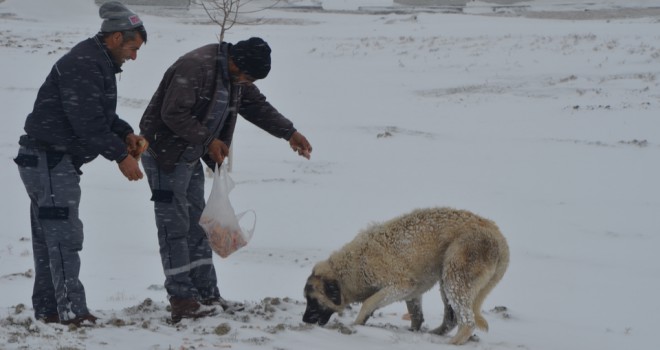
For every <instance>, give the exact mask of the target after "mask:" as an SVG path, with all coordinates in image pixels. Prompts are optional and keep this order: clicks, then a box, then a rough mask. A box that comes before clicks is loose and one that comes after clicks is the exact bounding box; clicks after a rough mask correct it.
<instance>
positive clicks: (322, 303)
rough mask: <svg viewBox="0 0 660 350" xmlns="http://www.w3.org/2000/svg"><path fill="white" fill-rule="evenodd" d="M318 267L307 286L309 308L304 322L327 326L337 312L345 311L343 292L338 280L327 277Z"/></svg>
mask: <svg viewBox="0 0 660 350" xmlns="http://www.w3.org/2000/svg"><path fill="white" fill-rule="evenodd" d="M320 272H322V270H321V269H317V268H316V267H315V268H314V270H313V271H312V275H311V276H309V278H308V279H307V283H306V284H305V299H306V300H307V308H305V314H304V315H303V322H305V323H318V324H319V325H320V326H323V325H325V324H326V323H328V321H329V320H330V317H331V316H332V314H334V313H335V312H339V311H341V310H342V309H343V305H342V298H341V290H340V286H339V282H338V281H337V279H335V278H332V276H326V275H325V274H323V273H320Z"/></svg>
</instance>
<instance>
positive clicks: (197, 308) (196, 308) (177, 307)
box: [170, 297, 215, 323]
mask: <svg viewBox="0 0 660 350" xmlns="http://www.w3.org/2000/svg"><path fill="white" fill-rule="evenodd" d="M170 305H171V306H172V322H174V323H177V322H179V321H181V319H183V318H192V319H197V318H200V317H206V316H212V315H214V314H215V307H210V306H203V305H201V304H200V303H199V302H198V301H197V300H195V299H194V298H184V299H181V298H177V297H170Z"/></svg>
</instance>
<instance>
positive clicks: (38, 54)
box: [0, 0, 660, 350]
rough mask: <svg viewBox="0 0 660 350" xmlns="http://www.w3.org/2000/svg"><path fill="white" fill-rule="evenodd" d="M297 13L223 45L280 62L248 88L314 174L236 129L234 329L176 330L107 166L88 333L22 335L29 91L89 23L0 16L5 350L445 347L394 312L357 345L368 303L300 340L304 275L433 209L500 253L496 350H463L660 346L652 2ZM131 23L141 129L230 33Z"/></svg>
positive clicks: (658, 103)
mask: <svg viewBox="0 0 660 350" xmlns="http://www.w3.org/2000/svg"><path fill="white" fill-rule="evenodd" d="M288 3H289V4H290V5H296V6H297V9H292V8H289V9H272V10H268V11H262V12H258V13H254V14H250V15H249V16H250V17H249V18H251V19H254V20H258V22H261V23H263V24H261V25H243V26H236V27H234V28H233V29H232V30H231V31H230V32H229V33H228V34H227V37H226V40H228V41H231V42H235V41H239V40H242V39H245V38H248V37H250V36H261V37H263V38H264V39H265V40H266V41H268V42H269V43H270V45H271V47H272V48H273V70H272V71H271V74H270V75H269V76H268V78H267V79H265V80H264V81H260V82H258V84H257V85H259V87H260V88H261V90H262V91H263V92H264V93H265V94H266V96H268V98H269V100H270V101H271V102H272V103H273V104H274V105H275V106H276V107H277V108H278V109H279V110H280V111H281V112H282V113H283V114H284V115H286V116H287V117H288V118H290V119H291V120H293V121H294V123H295V124H296V126H297V128H298V129H299V130H300V131H301V132H302V133H303V134H305V135H306V136H307V137H308V138H309V140H310V141H311V143H312V145H313V146H314V152H313V154H312V159H311V160H310V161H307V160H305V159H303V158H300V157H298V156H297V155H296V154H295V153H293V152H291V150H290V149H289V147H288V144H287V143H286V142H284V141H282V140H278V139H275V138H273V137H271V136H269V135H268V134H266V133H265V132H263V131H261V130H260V129H258V128H256V127H254V126H253V125H251V124H249V123H248V122H246V121H245V120H242V122H241V121H239V124H238V126H237V131H236V134H235V137H234V140H235V143H234V148H235V149H234V163H233V166H234V168H233V172H232V177H233V179H234V181H235V182H236V188H235V190H234V191H233V192H232V202H233V204H234V207H235V208H236V210H237V211H242V210H245V209H254V210H255V211H256V213H257V224H256V231H255V236H254V238H253V240H252V241H251V242H250V244H249V245H248V246H246V247H245V248H243V249H241V250H240V251H238V252H237V253H235V254H234V255H232V256H230V257H229V258H227V259H221V258H219V257H216V258H215V266H216V268H217V270H218V278H219V281H220V291H221V293H222V294H223V296H224V297H225V298H227V299H233V300H238V301H243V302H245V303H246V305H247V308H246V310H245V311H244V312H241V313H237V314H235V315H227V314H220V315H217V316H215V317H212V318H207V319H202V320H196V321H193V320H184V321H182V322H181V323H180V324H178V325H171V324H169V323H168V322H167V318H168V316H169V312H168V311H167V310H166V306H167V301H166V293H165V291H164V289H163V287H162V284H163V280H164V276H163V271H162V268H161V265H160V258H159V255H158V244H157V238H156V230H155V223H154V219H153V208H152V203H151V202H150V201H149V197H150V192H149V188H148V185H147V183H146V181H145V180H142V181H139V182H133V183H129V182H128V181H126V180H125V179H124V178H123V176H122V175H121V173H120V172H119V170H118V168H117V165H116V164H114V163H111V162H109V161H107V160H105V159H98V160H96V161H94V162H93V163H91V164H88V165H86V166H84V167H83V171H84V175H83V176H82V184H81V185H82V189H83V200H82V203H81V216H82V220H83V222H84V224H85V237H86V240H85V244H84V249H83V251H82V253H81V257H82V271H81V280H82V282H83V283H84V285H85V288H86V291H87V298H88V305H89V307H90V309H91V310H92V313H93V314H95V315H96V316H98V317H100V320H99V325H98V326H96V327H94V328H82V329H75V328H68V327H64V326H60V325H51V324H48V325H47V324H43V323H40V322H36V321H35V320H34V318H33V310H32V309H31V301H30V296H31V291H32V283H33V277H32V268H33V262H32V250H31V242H30V225H29V213H28V207H29V203H28V198H27V195H26V193H25V190H24V188H23V185H22V183H21V181H20V179H19V176H18V171H17V170H16V166H15V164H14V163H13V161H12V158H13V157H14V156H15V155H16V152H17V140H18V137H19V135H20V134H21V133H22V127H23V123H24V120H25V116H26V115H27V113H29V112H30V110H31V108H32V104H33V103H34V98H35V96H36V93H37V89H38V88H39V86H40V85H41V84H42V82H43V80H44V78H45V77H46V75H47V73H48V71H49V70H50V68H51V66H52V65H53V63H54V62H55V61H56V60H57V59H58V58H59V57H60V56H61V55H63V54H64V53H65V52H67V50H68V49H69V48H71V47H72V46H73V45H75V44H76V43H78V42H79V41H82V40H84V39H85V38H87V37H90V36H92V35H93V34H95V33H96V31H97V30H98V29H99V28H100V23H101V22H100V19H99V18H98V7H97V6H96V5H95V4H94V1H93V0H58V1H44V0H4V1H3V0H0V53H1V54H0V67H1V68H0V69H1V72H2V73H1V77H2V79H0V104H1V105H2V106H3V113H2V121H3V123H4V124H3V127H2V128H0V159H1V161H2V164H1V168H2V169H3V170H2V172H1V173H0V193H1V194H2V197H1V198H2V203H1V204H0V205H1V207H0V208H1V210H0V215H1V216H0V220H1V221H0V222H1V225H2V227H3V228H2V230H1V231H0V232H1V233H0V349H59V350H73V349H78V350H80V349H277V350H284V349H286V350H294V349H320V350H323V349H333V350H334V349H361V350H369V349H411V348H415V349H420V350H426V349H443V348H450V347H452V346H451V345H448V341H449V337H440V336H435V335H432V334H429V333H426V332H419V333H412V332H409V331H408V330H407V328H408V326H409V322H408V321H406V320H404V319H403V318H404V316H405V314H406V308H405V304H404V303H402V302H401V303H396V304H392V305H390V306H388V307H386V308H383V309H381V310H379V311H378V312H377V313H376V314H375V315H374V317H373V318H371V319H370V320H369V322H368V323H367V325H365V326H353V325H352V324H351V323H352V321H353V319H354V318H355V317H356V314H357V311H358V310H359V305H355V306H354V307H353V308H352V309H351V310H347V311H346V312H345V313H344V314H343V315H334V316H333V318H332V319H331V321H330V323H329V324H328V325H327V326H326V327H323V328H322V327H319V326H310V325H306V324H304V323H303V322H302V313H303V311H304V309H305V301H304V298H303V287H304V284H305V280H306V278H307V276H308V275H309V274H310V272H311V269H312V266H313V264H314V263H316V262H317V261H319V260H323V259H325V258H327V256H328V255H329V254H330V253H331V252H332V251H333V250H336V249H338V248H340V247H341V246H342V245H343V244H344V243H346V242H348V241H350V240H351V239H352V238H353V236H354V235H355V234H356V233H357V232H358V231H359V230H361V229H363V228H365V227H366V226H367V225H368V224H369V223H371V222H375V221H383V220H387V219H389V218H392V217H394V216H398V215H400V214H403V213H406V212H408V211H411V210H412V209H414V208H421V207H432V206H450V207H455V208H461V209H468V210H471V211H473V212H475V213H477V214H480V215H482V216H485V217H487V218H490V219H492V220H494V221H495V222H496V223H497V224H498V225H499V226H500V228H501V230H502V232H503V233H504V235H505V236H506V237H507V239H508V242H509V245H510V248H511V264H510V267H509V270H508V272H507V274H506V275H505V276H504V279H503V280H502V281H501V283H500V284H499V285H498V286H497V287H496V288H495V289H494V291H493V292H492V293H491V295H490V296H489V297H488V298H487V299H486V301H485V303H484V315H485V317H486V319H487V320H488V322H489V323H490V331H489V332H488V333H484V332H480V331H478V332H477V333H476V334H477V336H478V338H479V339H478V341H473V342H469V343H468V344H466V345H464V348H466V349H479V350H487V349H488V350H520V349H523V350H525V349H529V350H558V349H564V350H610V349H611V350H621V349H640V350H641V349H652V348H656V347H657V342H658V336H657V334H656V332H657V326H658V325H660V301H659V299H658V296H657V294H658V292H659V291H660V278H659V277H658V276H660V264H658V262H657V261H658V258H657V255H658V253H657V251H658V249H659V248H660V215H659V214H660V185H659V179H660V136H659V135H660V30H659V29H660V15H659V14H658V12H657V11H658V8H657V1H643V0H631V1H628V0H609V1H599V2H592V1H589V2H588V1H580V0H565V1H558V0H537V1H534V0H532V1H519V2H515V1H491V2H486V1H472V2H468V3H467V4H466V5H465V6H464V7H463V8H461V11H460V12H456V11H454V12H453V13H444V12H443V11H421V9H420V11H418V12H415V13H410V12H405V11H398V12H396V13H393V12H388V11H382V8H388V7H394V5H393V4H392V2H391V1H376V0H370V1H352V2H349V1H342V0H334V1H329V0H328V1H312V0H306V1H289V2H288ZM357 5H359V6H357ZM361 6H362V7H361ZM301 8H302V9H301ZM374 8H380V10H378V11H375V10H374ZM133 9H134V10H136V11H137V12H138V13H140V15H141V17H142V19H143V20H144V22H145V26H146V28H147V30H148V32H149V41H148V43H147V44H146V45H144V46H143V47H142V49H141V50H140V51H139V54H138V59H137V61H135V62H128V63H127V64H125V65H124V72H123V73H122V74H121V76H119V77H118V84H119V96H120V97H119V110H118V112H119V114H120V116H122V117H123V118H124V119H125V120H127V121H128V122H130V123H131V125H133V127H134V128H136V129H137V126H138V122H139V119H140V117H141V115H142V112H143V111H144V108H145V107H146V105H147V103H148V100H149V99H150V97H151V95H152V93H153V92H154V90H155V89H156V86H157V85H158V83H159V81H160V79H161V77H162V74H163V73H164V72H165V70H166V68H167V67H168V66H169V65H170V64H171V63H172V62H174V60H176V58H177V57H179V56H180V55H182V54H184V53H185V52H188V51H189V50H191V49H194V48H196V47H198V46H201V45H204V44H207V43H210V42H213V41H215V40H217V34H218V33H219V28H218V27H217V26H215V25H213V24H210V23H209V21H208V19H207V18H206V17H205V14H204V13H203V12H202V11H201V10H200V9H199V7H197V6H193V7H191V8H190V9H188V10H186V9H153V8H141V7H133ZM447 12H450V11H447ZM543 14H545V15H543ZM594 14H598V15H594ZM210 185H211V182H210V181H208V182H207V193H208V190H210ZM424 311H425V319H426V323H425V324H424V326H423V330H424V331H428V330H429V329H433V328H435V327H437V326H438V325H439V324H440V322H441V320H442V304H441V300H440V295H439V292H438V289H437V287H434V288H433V289H432V290H431V291H429V292H428V293H427V294H426V295H425V298H424Z"/></svg>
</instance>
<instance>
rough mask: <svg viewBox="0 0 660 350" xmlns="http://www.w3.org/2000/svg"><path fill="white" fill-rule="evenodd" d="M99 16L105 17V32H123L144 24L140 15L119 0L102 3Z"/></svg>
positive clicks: (103, 28)
mask: <svg viewBox="0 0 660 350" xmlns="http://www.w3.org/2000/svg"><path fill="white" fill-rule="evenodd" d="M99 16H101V18H102V19H103V24H101V32H104V33H111V32H122V31H125V30H131V29H135V28H137V27H139V26H141V25H143V24H142V20H141V19H140V17H138V15H137V14H135V12H133V11H131V10H129V9H128V8H126V6H124V5H123V4H122V3H120V2H119V1H109V2H106V3H104V4H103V5H101V7H100V8H99Z"/></svg>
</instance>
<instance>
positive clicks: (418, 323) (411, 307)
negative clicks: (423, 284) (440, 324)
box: [406, 296, 424, 332]
mask: <svg viewBox="0 0 660 350" xmlns="http://www.w3.org/2000/svg"><path fill="white" fill-rule="evenodd" d="M406 307H408V313H409V314H410V330H411V331H414V332H416V331H419V329H420V328H421V327H422V323H424V313H423V312H422V297H421V296H419V297H415V298H413V299H410V300H406Z"/></svg>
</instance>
